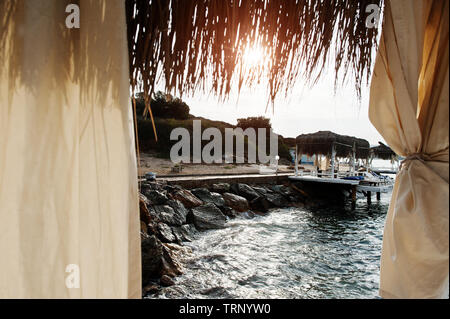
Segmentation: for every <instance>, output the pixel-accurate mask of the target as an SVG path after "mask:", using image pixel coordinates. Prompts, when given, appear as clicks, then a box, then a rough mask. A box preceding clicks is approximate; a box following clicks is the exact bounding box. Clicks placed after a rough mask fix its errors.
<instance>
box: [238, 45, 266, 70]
mask: <svg viewBox="0 0 450 319" xmlns="http://www.w3.org/2000/svg"><path fill="white" fill-rule="evenodd" d="M265 60H266V57H265V54H264V49H263V48H262V47H261V46H260V45H253V46H247V47H246V48H245V50H244V53H243V55H242V63H243V64H244V66H245V67H246V68H249V69H252V68H259V67H262V66H263V65H264V64H265V62H266V61H265Z"/></svg>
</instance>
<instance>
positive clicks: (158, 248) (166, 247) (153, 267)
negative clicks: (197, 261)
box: [141, 236, 182, 287]
mask: <svg viewBox="0 0 450 319" xmlns="http://www.w3.org/2000/svg"><path fill="white" fill-rule="evenodd" d="M177 249H179V248H177V247H176V245H174V244H163V243H161V241H160V240H159V239H158V238H156V236H150V237H148V238H146V239H144V240H143V241H142V242H141V250H142V251H141V262H142V284H143V286H144V287H145V286H146V285H148V284H149V282H150V281H151V280H152V279H157V278H160V277H161V276H164V275H167V276H170V277H175V276H177V275H181V274H182V267H181V265H180V263H179V262H178V261H177V256H178V253H177V252H176V250H177Z"/></svg>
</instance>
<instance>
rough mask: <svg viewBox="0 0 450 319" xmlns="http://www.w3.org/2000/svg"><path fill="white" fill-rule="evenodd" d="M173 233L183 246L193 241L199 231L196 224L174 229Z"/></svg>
mask: <svg viewBox="0 0 450 319" xmlns="http://www.w3.org/2000/svg"><path fill="white" fill-rule="evenodd" d="M172 232H173V234H174V235H175V238H176V241H177V242H178V243H180V244H181V243H182V242H184V241H193V240H194V236H195V235H196V234H197V229H196V228H195V226H194V224H185V225H182V226H180V227H172Z"/></svg>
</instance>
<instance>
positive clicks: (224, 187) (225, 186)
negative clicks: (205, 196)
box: [211, 183, 230, 193]
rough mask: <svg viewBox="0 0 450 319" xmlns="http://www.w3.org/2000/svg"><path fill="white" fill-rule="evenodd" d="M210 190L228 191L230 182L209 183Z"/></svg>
mask: <svg viewBox="0 0 450 319" xmlns="http://www.w3.org/2000/svg"><path fill="white" fill-rule="evenodd" d="M211 190H212V191H213V192H217V193H226V192H229V191H230V184H228V183H217V184H212V185H211Z"/></svg>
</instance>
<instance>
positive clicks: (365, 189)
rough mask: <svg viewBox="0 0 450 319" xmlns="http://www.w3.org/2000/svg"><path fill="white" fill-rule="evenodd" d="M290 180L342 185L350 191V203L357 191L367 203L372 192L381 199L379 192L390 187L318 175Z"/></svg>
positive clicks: (354, 198)
mask: <svg viewBox="0 0 450 319" xmlns="http://www.w3.org/2000/svg"><path fill="white" fill-rule="evenodd" d="M289 180H290V181H293V182H295V181H298V182H307V183H322V184H331V185H336V186H344V187H345V188H347V189H349V190H350V191H351V199H352V203H353V204H355V203H356V193H357V192H358V191H360V192H362V193H363V194H364V195H365V196H366V197H367V203H369V204H370V203H371V202H372V193H376V196H377V200H380V199H381V193H387V192H389V190H391V189H392V185H391V184H386V183H375V182H372V183H371V184H372V185H368V184H363V183H364V182H363V181H359V180H349V179H341V178H333V177H330V178H328V177H318V176H289Z"/></svg>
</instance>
